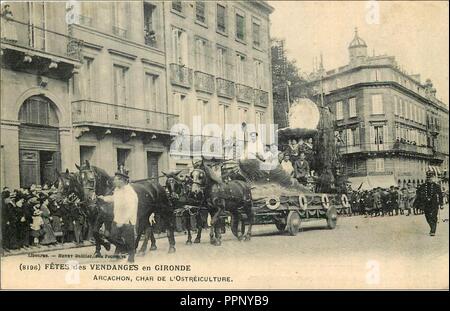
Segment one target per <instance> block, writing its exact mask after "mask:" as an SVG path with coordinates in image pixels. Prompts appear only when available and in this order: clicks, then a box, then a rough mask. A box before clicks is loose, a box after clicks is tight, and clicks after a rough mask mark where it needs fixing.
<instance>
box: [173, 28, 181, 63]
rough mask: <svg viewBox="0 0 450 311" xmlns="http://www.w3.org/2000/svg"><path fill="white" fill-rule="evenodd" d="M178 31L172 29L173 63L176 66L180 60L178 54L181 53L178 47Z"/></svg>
mask: <svg viewBox="0 0 450 311" xmlns="http://www.w3.org/2000/svg"><path fill="white" fill-rule="evenodd" d="M178 44H179V42H178V29H172V47H173V54H172V57H173V59H172V62H173V63H174V64H178V63H179V59H178V55H179V54H178V53H179V47H178Z"/></svg>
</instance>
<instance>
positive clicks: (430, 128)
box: [427, 124, 440, 136]
mask: <svg viewBox="0 0 450 311" xmlns="http://www.w3.org/2000/svg"><path fill="white" fill-rule="evenodd" d="M427 131H428V132H429V133H430V134H431V135H434V136H435V135H438V134H439V132H440V128H439V126H438V125H437V124H428V126H427Z"/></svg>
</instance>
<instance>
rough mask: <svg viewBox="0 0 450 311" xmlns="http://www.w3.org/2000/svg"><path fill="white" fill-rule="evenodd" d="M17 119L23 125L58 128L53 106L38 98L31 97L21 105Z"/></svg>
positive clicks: (46, 100)
mask: <svg viewBox="0 0 450 311" xmlns="http://www.w3.org/2000/svg"><path fill="white" fill-rule="evenodd" d="M19 119H20V122H23V123H29V124H39V125H49V126H58V116H57V114H56V110H55V106H54V104H53V103H52V102H50V101H49V100H48V99H47V98H45V97H40V96H32V97H30V98H28V99H27V100H26V101H25V102H24V103H23V105H22V107H21V108H20V112H19Z"/></svg>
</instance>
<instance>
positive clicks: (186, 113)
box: [173, 92, 192, 126]
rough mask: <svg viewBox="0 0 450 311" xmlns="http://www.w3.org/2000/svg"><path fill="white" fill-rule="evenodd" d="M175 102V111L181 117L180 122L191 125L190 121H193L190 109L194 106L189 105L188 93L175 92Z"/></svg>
mask: <svg viewBox="0 0 450 311" xmlns="http://www.w3.org/2000/svg"><path fill="white" fill-rule="evenodd" d="M173 104H174V108H175V113H176V114H178V115H179V116H180V117H179V119H180V123H183V124H186V125H187V126H189V122H191V121H192V120H191V118H190V110H192V108H190V107H189V105H188V104H187V100H186V95H184V94H180V93H176V92H174V93H173Z"/></svg>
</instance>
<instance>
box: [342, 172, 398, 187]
mask: <svg viewBox="0 0 450 311" xmlns="http://www.w3.org/2000/svg"><path fill="white" fill-rule="evenodd" d="M348 181H349V182H350V183H351V186H352V189H353V190H358V189H359V190H371V189H374V188H377V187H380V188H389V187H390V186H397V183H396V182H395V178H394V175H378V176H363V177H350V178H349V179H348Z"/></svg>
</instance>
